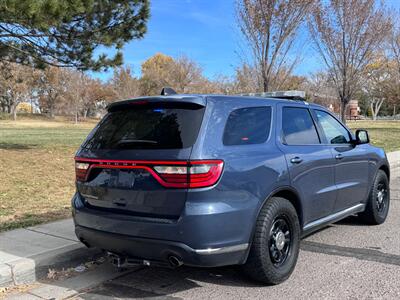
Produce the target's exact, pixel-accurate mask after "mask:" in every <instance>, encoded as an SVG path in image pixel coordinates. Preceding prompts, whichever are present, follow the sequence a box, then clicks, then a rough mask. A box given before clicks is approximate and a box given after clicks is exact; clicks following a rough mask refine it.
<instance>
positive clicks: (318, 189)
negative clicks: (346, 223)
mask: <svg viewBox="0 0 400 300" xmlns="http://www.w3.org/2000/svg"><path fill="white" fill-rule="evenodd" d="M280 108H281V109H280V111H281V114H280V116H281V120H280V122H279V123H280V128H279V132H278V134H279V136H280V142H279V146H280V148H281V149H282V151H283V152H284V154H285V157H286V161H287V164H288V169H289V173H290V179H291V184H292V186H293V187H294V188H295V189H296V190H297V191H298V192H299V193H300V196H301V199H302V205H303V212H304V215H303V219H304V220H303V221H304V224H307V223H309V222H311V221H314V220H317V219H319V218H322V217H324V216H327V215H329V214H330V213H332V211H333V208H334V204H335V200H336V188H335V178H334V159H333V156H332V152H331V149H330V147H329V146H326V145H323V144H322V143H321V139H320V137H319V133H318V131H317V128H316V125H315V122H314V120H313V117H312V114H311V112H310V110H309V109H308V107H307V106H304V105H296V104H293V105H281V106H280ZM278 127H279V126H278Z"/></svg>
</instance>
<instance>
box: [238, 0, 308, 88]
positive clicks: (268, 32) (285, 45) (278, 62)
mask: <svg viewBox="0 0 400 300" xmlns="http://www.w3.org/2000/svg"><path fill="white" fill-rule="evenodd" d="M313 2H314V0H237V4H236V13H237V19H238V24H239V28H240V30H241V32H242V34H243V35H244V37H245V39H246V41H247V42H248V44H249V46H250V48H251V52H252V56H253V59H254V65H255V67H256V68H257V70H258V72H259V74H260V77H261V80H262V88H263V91H264V92H267V91H268V90H270V88H271V86H270V85H271V81H273V80H274V79H275V78H276V77H277V76H278V74H279V71H280V70H281V69H282V68H285V69H286V70H287V73H288V74H290V73H291V72H292V70H293V68H294V66H295V64H296V62H297V59H290V54H292V51H293V50H294V46H295V41H296V37H297V31H298V28H299V27H300V25H301V24H302V23H303V21H304V18H305V16H306V15H307V13H308V12H309V10H310V8H311V6H312V3H313Z"/></svg>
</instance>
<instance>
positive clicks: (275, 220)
mask: <svg viewBox="0 0 400 300" xmlns="http://www.w3.org/2000/svg"><path fill="white" fill-rule="evenodd" d="M299 243H300V224H299V219H298V216H297V213H296V209H295V208H294V207H293V205H292V204H291V203H290V202H289V201H288V200H287V199H284V198H279V197H273V198H271V199H269V200H268V201H267V202H266V203H265V204H264V206H263V208H262V209H261V212H260V214H259V216H258V219H257V223H256V228H255V232H254V237H253V242H252V245H251V248H250V253H249V256H248V258H247V262H246V264H245V265H244V266H243V269H244V272H245V273H246V274H247V275H248V276H249V277H251V278H252V279H254V280H257V281H260V282H262V283H265V284H278V283H281V282H283V281H285V280H286V279H287V278H289V276H290V275H291V274H292V272H293V270H294V268H295V266H296V262H297V257H298V255H299Z"/></svg>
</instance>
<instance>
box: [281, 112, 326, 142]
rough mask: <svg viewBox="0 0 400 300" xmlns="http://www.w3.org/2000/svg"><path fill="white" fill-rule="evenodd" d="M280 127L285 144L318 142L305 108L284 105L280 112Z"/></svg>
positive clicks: (315, 130) (308, 113)
mask: <svg viewBox="0 0 400 300" xmlns="http://www.w3.org/2000/svg"><path fill="white" fill-rule="evenodd" d="M282 129H283V136H284V139H285V142H286V144H287V145H310V144H319V143H320V141H319V137H318V133H317V129H316V128H315V125H314V122H313V120H312V117H311V114H310V112H309V110H308V109H306V108H296V107H285V108H284V109H283V112H282Z"/></svg>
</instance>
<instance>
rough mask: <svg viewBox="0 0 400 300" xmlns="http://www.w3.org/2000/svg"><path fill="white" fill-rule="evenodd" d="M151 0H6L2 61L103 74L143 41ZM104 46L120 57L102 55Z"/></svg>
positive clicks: (0, 33) (0, 10)
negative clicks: (135, 41) (136, 41)
mask: <svg viewBox="0 0 400 300" xmlns="http://www.w3.org/2000/svg"><path fill="white" fill-rule="evenodd" d="M148 17H149V2H148V0H91V1H82V0H77V1H61V0H42V1H37V0H27V1H20V0H3V1H1V3H0V20H1V24H0V60H3V61H10V62H16V63H22V64H34V65H35V66H37V67H43V66H44V65H46V64H50V65H56V66H64V67H76V68H78V69H82V70H88V69H92V70H100V69H102V68H107V67H110V66H115V65H120V64H121V63H122V54H121V51H120V50H121V49H122V46H123V45H124V44H125V43H126V42H128V41H130V40H132V39H138V38H142V37H143V35H144V34H145V32H146V22H147V20H148ZM100 46H105V47H107V48H113V49H115V50H116V53H115V55H113V56H111V57H110V55H107V54H104V53H103V54H100V55H98V54H97V53H98V52H97V50H98V49H99V47H100Z"/></svg>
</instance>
